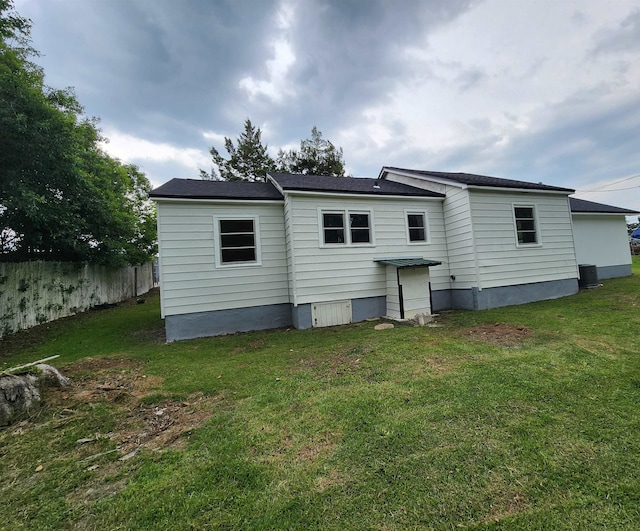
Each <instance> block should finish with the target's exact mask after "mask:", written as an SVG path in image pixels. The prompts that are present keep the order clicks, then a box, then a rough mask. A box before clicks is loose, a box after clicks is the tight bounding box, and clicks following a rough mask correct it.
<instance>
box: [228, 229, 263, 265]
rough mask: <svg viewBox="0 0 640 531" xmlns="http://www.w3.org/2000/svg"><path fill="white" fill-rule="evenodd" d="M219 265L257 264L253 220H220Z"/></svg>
mask: <svg viewBox="0 0 640 531" xmlns="http://www.w3.org/2000/svg"><path fill="white" fill-rule="evenodd" d="M218 228H219V235H220V263H221V264H234V263H255V262H257V257H258V252H257V242H256V222H255V220H254V219H221V220H219V221H218Z"/></svg>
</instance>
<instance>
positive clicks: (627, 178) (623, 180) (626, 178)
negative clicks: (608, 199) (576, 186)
mask: <svg viewBox="0 0 640 531" xmlns="http://www.w3.org/2000/svg"><path fill="white" fill-rule="evenodd" d="M638 177H640V173H637V174H636V175H632V176H631V177H625V178H624V179H619V180H617V181H613V182H612V183H609V184H604V185H602V186H600V187H599V188H595V189H593V190H578V191H579V192H581V193H591V192H618V191H622V190H632V189H633V188H640V186H632V187H631V188H616V189H615V190H603V188H607V187H608V186H613V185H614V184H618V183H623V182H625V181H630V180H631V179H637V178H638Z"/></svg>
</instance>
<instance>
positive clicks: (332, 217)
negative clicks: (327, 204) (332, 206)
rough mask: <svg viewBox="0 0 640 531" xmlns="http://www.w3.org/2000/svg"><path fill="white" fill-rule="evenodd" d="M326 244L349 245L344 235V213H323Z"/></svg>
mask: <svg viewBox="0 0 640 531" xmlns="http://www.w3.org/2000/svg"><path fill="white" fill-rule="evenodd" d="M322 230H323V232H324V243H329V244H331V243H347V242H346V240H345V233H344V212H323V213H322Z"/></svg>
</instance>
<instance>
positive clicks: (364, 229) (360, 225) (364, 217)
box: [349, 212, 371, 244]
mask: <svg viewBox="0 0 640 531" xmlns="http://www.w3.org/2000/svg"><path fill="white" fill-rule="evenodd" d="M349 229H350V231H351V243H354V244H355V243H371V227H370V225H369V214H368V213H367V212H349Z"/></svg>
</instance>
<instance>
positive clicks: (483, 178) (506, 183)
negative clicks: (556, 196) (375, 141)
mask: <svg viewBox="0 0 640 531" xmlns="http://www.w3.org/2000/svg"><path fill="white" fill-rule="evenodd" d="M385 171H400V172H402V173H406V174H409V175H415V176H416V177H435V178H437V179H446V180H449V181H454V182H456V183H460V184H466V185H470V186H487V187H491V188H517V189H520V190H546V191H554V192H567V193H573V192H575V190H573V189H571V188H561V187H559V186H549V185H547V184H542V183H530V182H527V181H514V180H513V179H500V178H498V177H489V176H487V175H476V174H473V173H450V172H441V171H423V170H410V169H406V168H396V167H393V166H383V168H382V171H381V172H380V173H383V172H385Z"/></svg>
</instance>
